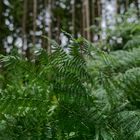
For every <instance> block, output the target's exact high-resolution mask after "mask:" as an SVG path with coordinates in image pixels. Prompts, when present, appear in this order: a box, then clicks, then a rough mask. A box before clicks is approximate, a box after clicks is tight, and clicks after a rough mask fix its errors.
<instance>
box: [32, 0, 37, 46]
mask: <svg viewBox="0 0 140 140" xmlns="http://www.w3.org/2000/svg"><path fill="white" fill-rule="evenodd" d="M36 18H37V0H33V47H35V43H36Z"/></svg>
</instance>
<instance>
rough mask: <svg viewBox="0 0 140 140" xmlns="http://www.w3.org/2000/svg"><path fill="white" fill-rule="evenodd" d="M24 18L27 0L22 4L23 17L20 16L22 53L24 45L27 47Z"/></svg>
mask: <svg viewBox="0 0 140 140" xmlns="http://www.w3.org/2000/svg"><path fill="white" fill-rule="evenodd" d="M26 20H27V0H24V4H23V18H22V35H23V37H22V53H24V49H25V47H27V43H26V42H27V40H26V39H27V38H26Z"/></svg>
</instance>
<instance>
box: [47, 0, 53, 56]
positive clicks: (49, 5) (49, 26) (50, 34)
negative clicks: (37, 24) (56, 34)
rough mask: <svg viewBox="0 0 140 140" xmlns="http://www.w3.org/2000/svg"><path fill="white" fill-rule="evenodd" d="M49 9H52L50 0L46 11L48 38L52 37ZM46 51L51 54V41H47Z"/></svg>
mask: <svg viewBox="0 0 140 140" xmlns="http://www.w3.org/2000/svg"><path fill="white" fill-rule="evenodd" d="M51 10H52V1H51V0H48V12H49V15H50V17H49V25H48V28H49V31H48V37H49V39H52V29H51V28H52V26H51V17H52V15H51ZM47 52H48V54H51V42H50V41H48V48H47Z"/></svg>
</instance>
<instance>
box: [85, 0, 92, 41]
mask: <svg viewBox="0 0 140 140" xmlns="http://www.w3.org/2000/svg"><path fill="white" fill-rule="evenodd" d="M86 28H87V39H88V40H89V41H90V40H91V38H90V13H89V0H86Z"/></svg>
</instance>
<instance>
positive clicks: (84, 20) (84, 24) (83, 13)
mask: <svg viewBox="0 0 140 140" xmlns="http://www.w3.org/2000/svg"><path fill="white" fill-rule="evenodd" d="M82 16H83V27H82V29H83V37H85V38H86V32H85V29H86V13H85V0H84V1H83V3H82Z"/></svg>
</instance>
